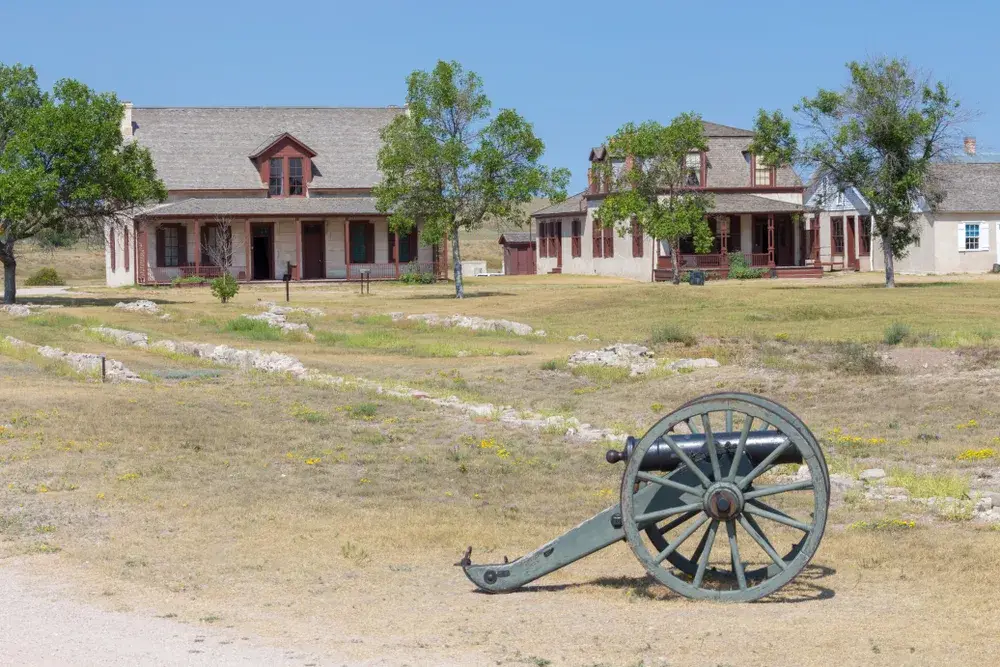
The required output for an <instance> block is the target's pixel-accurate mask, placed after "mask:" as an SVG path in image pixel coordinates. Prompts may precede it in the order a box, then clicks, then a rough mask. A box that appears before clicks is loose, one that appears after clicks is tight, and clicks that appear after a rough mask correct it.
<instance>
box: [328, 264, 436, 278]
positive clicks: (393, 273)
mask: <svg viewBox="0 0 1000 667" xmlns="http://www.w3.org/2000/svg"><path fill="white" fill-rule="evenodd" d="M365 271H367V272H368V277H369V278H370V279H371V280H397V279H398V278H399V277H400V276H403V275H405V274H407V273H429V274H431V275H433V276H435V277H438V276H439V275H440V267H439V266H438V263H437V262H408V263H406V264H396V263H395V262H373V263H370V264H351V265H350V267H349V268H348V271H347V279H348V280H361V277H362V276H363V275H364V273H363V272H365Z"/></svg>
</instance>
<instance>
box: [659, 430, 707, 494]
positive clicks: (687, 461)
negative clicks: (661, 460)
mask: <svg viewBox="0 0 1000 667" xmlns="http://www.w3.org/2000/svg"><path fill="white" fill-rule="evenodd" d="M663 441H664V442H665V443H667V447H670V449H671V451H673V453H674V454H675V455H676V456H677V458H679V459H680V460H681V461H682V462H683V463H684V465H686V466H687V467H688V470H690V471H691V472H693V473H694V475H695V477H697V478H698V480H699V481H700V482H701V484H702V486H704V487H705V488H706V489H707V488H708V487H710V486H712V480H710V479H709V478H708V476H707V475H705V473H703V472H702V471H701V468H699V467H698V466H696V465H695V464H694V461H692V460H691V457H690V456H688V455H687V452H685V451H684V450H683V449H681V448H680V446H679V445H678V444H677V443H676V442H674V439H673V438H671V437H670V436H669V435H664V436H663Z"/></svg>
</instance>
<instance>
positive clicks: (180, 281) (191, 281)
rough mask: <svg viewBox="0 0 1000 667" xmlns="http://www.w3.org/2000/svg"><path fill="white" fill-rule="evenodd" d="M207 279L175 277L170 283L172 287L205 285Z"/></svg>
mask: <svg viewBox="0 0 1000 667" xmlns="http://www.w3.org/2000/svg"><path fill="white" fill-rule="evenodd" d="M205 282H206V281H205V279H204V278H202V277H201V276H174V277H173V280H171V281H170V284H171V285H174V286H177V285H204V284H205Z"/></svg>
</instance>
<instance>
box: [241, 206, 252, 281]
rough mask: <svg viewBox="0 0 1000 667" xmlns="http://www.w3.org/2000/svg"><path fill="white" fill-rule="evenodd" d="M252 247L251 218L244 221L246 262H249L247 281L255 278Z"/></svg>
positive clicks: (246, 273) (246, 271) (246, 274)
mask: <svg viewBox="0 0 1000 667" xmlns="http://www.w3.org/2000/svg"><path fill="white" fill-rule="evenodd" d="M252 246H253V237H252V236H251V230H250V218H247V219H246V220H244V221H243V249H244V251H245V252H246V260H247V261H246V270H245V278H246V279H247V281H249V280H250V279H251V278H253V269H252V268H251V266H250V264H251V259H252V257H253V252H252Z"/></svg>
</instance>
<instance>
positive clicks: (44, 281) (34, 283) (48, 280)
mask: <svg viewBox="0 0 1000 667" xmlns="http://www.w3.org/2000/svg"><path fill="white" fill-rule="evenodd" d="M24 284H25V285H27V286H28V287H40V286H47V285H65V284H66V281H65V280H63V279H62V278H60V277H59V274H58V273H57V272H56V270H55V269H53V268H52V267H51V266H45V267H42V268H40V269H38V270H37V271H35V272H34V273H32V274H31V275H30V276H28V279H27V280H25V281H24Z"/></svg>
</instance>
